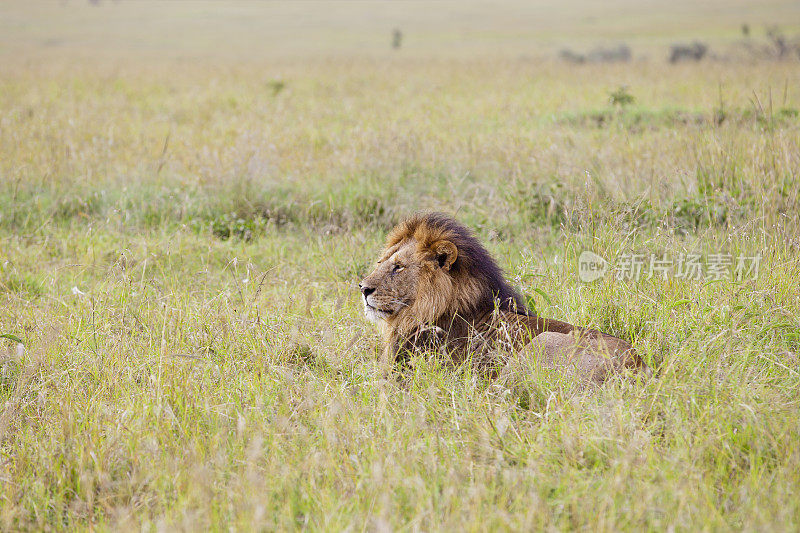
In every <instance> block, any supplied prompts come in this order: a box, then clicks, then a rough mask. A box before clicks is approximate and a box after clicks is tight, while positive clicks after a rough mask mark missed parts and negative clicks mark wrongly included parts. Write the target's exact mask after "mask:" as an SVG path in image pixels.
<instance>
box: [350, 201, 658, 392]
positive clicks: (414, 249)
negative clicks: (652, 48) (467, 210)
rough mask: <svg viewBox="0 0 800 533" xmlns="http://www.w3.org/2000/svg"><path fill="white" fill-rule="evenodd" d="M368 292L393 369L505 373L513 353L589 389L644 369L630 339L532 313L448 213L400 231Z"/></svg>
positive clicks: (364, 286) (369, 309) (366, 284)
mask: <svg viewBox="0 0 800 533" xmlns="http://www.w3.org/2000/svg"><path fill="white" fill-rule="evenodd" d="M359 286H360V288H361V293H362V295H363V298H364V312H365V314H366V316H367V318H368V319H370V320H372V321H374V322H376V323H377V324H378V326H379V327H380V329H381V330H382V333H383V340H384V343H385V349H384V354H383V358H384V361H385V362H386V363H388V364H391V363H392V362H394V361H396V360H397V359H398V357H400V358H406V357H409V356H412V355H414V354H415V353H416V352H425V351H435V352H440V353H444V354H446V356H447V357H448V358H449V359H450V360H452V361H453V362H454V363H460V362H463V361H465V360H467V359H469V358H471V360H472V362H473V364H475V365H476V366H477V368H478V369H479V370H483V371H487V372H488V373H489V374H495V373H496V371H497V369H498V367H499V365H501V364H502V363H503V362H504V361H505V356H506V355H507V354H508V353H509V352H511V351H519V350H520V349H521V348H522V347H528V346H529V347H532V348H533V349H534V352H535V354H536V356H537V357H538V358H539V359H540V360H539V361H538V362H539V363H541V364H543V365H546V366H551V367H564V368H566V369H569V370H570V371H574V372H575V373H576V374H578V376H579V377H580V378H581V379H586V380H587V381H594V382H598V383H599V382H602V381H604V380H605V378H606V377H607V376H608V375H609V374H611V373H614V372H618V371H620V370H622V369H624V368H630V369H636V368H644V363H643V362H642V360H641V358H640V357H639V356H638V354H637V353H636V352H635V351H634V349H633V347H632V346H631V345H630V344H629V343H628V342H626V341H624V340H622V339H619V338H617V337H613V336H611V335H608V334H605V333H601V332H599V331H597V330H594V329H588V328H581V327H578V326H573V325H572V324H568V323H566V322H561V321H559V320H552V319H546V318H540V317H537V316H536V315H534V314H532V313H530V312H528V311H527V309H526V308H525V304H524V303H523V300H522V297H521V296H520V295H519V293H518V292H517V291H515V290H514V289H513V288H512V287H511V286H510V285H509V284H508V282H506V280H505V279H504V278H503V273H502V271H501V270H500V268H499V267H498V266H497V264H496V263H495V262H494V260H493V259H492V257H491V256H490V255H489V252H487V251H486V249H485V248H484V247H483V246H482V245H481V244H480V243H479V242H478V240H477V239H475V237H473V235H472V233H471V232H470V231H469V230H468V229H467V228H466V227H464V226H463V225H461V224H459V223H458V222H456V221H455V220H454V219H453V218H451V217H449V216H447V215H444V214H442V213H426V214H417V215H414V216H412V217H410V218H409V219H407V220H405V221H404V222H402V223H400V224H399V225H397V226H396V227H395V228H394V229H393V230H392V231H391V233H389V236H388V238H387V239H386V248H385V250H384V251H383V253H382V254H381V256H380V259H379V260H378V263H377V265H376V267H375V270H373V272H372V273H371V274H370V275H369V276H367V277H366V278H364V280H363V281H362V282H361V284H360V285H359Z"/></svg>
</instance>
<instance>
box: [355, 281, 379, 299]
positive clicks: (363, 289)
mask: <svg viewBox="0 0 800 533" xmlns="http://www.w3.org/2000/svg"><path fill="white" fill-rule="evenodd" d="M359 287H361V292H362V293H363V294H364V298H366V297H367V296H369V295H370V294H372V293H373V292H375V287H365V286H364V285H361V284H359Z"/></svg>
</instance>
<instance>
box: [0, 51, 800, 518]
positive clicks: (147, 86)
mask: <svg viewBox="0 0 800 533" xmlns="http://www.w3.org/2000/svg"><path fill="white" fill-rule="evenodd" d="M7 74H8V75H6V76H4V77H3V78H2V79H1V80H0V175H2V180H3V185H2V187H0V229H1V230H2V233H1V234H0V334H1V333H8V334H10V335H13V336H14V337H16V338H18V339H19V340H21V341H22V344H23V345H24V348H20V347H19V346H18V343H17V342H16V340H13V339H11V338H3V339H0V343H2V350H3V351H2V357H1V358H0V400H1V401H2V414H0V456H1V457H2V460H0V480H1V481H2V482H1V483H0V524H2V526H0V527H2V528H3V529H7V530H12V529H28V530H40V529H45V528H52V529H58V530H61V529H75V528H78V529H88V528H99V529H129V528H134V527H135V528H143V529H148V530H151V529H162V528H165V529H190V530H196V529H200V528H210V529H213V530H220V529H228V528H233V529H251V528H259V529H294V528H309V529H316V530H339V529H365V528H367V529H374V530H382V529H386V528H391V529H407V530H453V529H470V530H488V529H545V528H548V529H549V528H554V529H591V530H607V531H617V530H620V529H627V530H639V529H655V530H660V529H669V528H677V529H680V530H696V529H704V530H727V529H746V530H775V531H777V530H795V529H797V528H798V527H799V526H800V505H798V503H797V501H798V500H797V497H796V495H797V491H798V488H799V487H800V475H798V471H800V438H799V437H800V418H798V399H797V390H798V385H800V377H799V376H798V371H800V365H798V350H800V319H799V318H798V317H800V303H799V301H798V298H797V295H798V294H800V281H798V280H800V266H799V265H798V261H797V257H798V249H799V248H800V231H798V217H797V213H798V192H797V191H798V171H800V146H799V145H800V130H798V123H797V120H796V117H795V116H793V114H792V112H791V110H792V109H796V108H797V107H798V106H800V102H798V98H800V95H798V94H797V93H796V91H795V90H794V89H790V90H788V91H787V96H786V98H785V100H784V99H783V97H782V89H777V88H782V87H783V86H784V81H785V80H787V79H788V80H792V79H794V78H796V66H795V65H794V64H780V63H777V64H776V63H764V64H753V65H746V66H741V65H740V66H737V65H734V64H727V63H706V64H702V65H696V66H692V65H686V66H676V67H673V68H667V69H665V68H663V65H655V64H654V63H652V62H634V63H632V64H630V65H624V66H591V65H587V66H583V67H580V68H574V67H571V66H567V65H560V64H555V63H549V62H547V61H536V62H533V61H529V60H524V59H519V60H516V59H502V60H486V59H473V60H466V59H464V60H459V61H444V60H425V59H419V58H417V59H413V60H411V59H404V58H397V59H392V60H389V61H388V62H387V63H382V64H379V63H376V62H375V61H374V60H370V59H361V60H355V59H347V60H345V59H337V60H333V61H331V62H327V63H322V62H314V61H307V62H304V63H302V64H295V65H288V64H286V63H280V62H276V63H270V62H269V61H265V62H264V63H261V64H259V65H258V66H257V68H256V66H254V65H252V64H250V65H245V64H238V65H234V66H227V67H224V68H223V67H218V66H214V64H212V65H199V64H196V63H191V62H190V63H189V64H183V65H175V66H174V67H173V68H171V69H169V70H164V69H163V68H161V67H159V66H158V65H147V64H145V63H142V62H136V61H130V62H124V63H122V66H118V67H115V68H110V67H108V66H99V65H97V66H92V65H87V64H85V63H81V62H75V63H74V64H73V67H72V68H64V67H63V66H55V65H52V64H48V63H46V62H45V63H44V64H39V65H35V66H32V65H28V66H26V65H24V64H23V63H20V64H16V63H15V64H14V66H13V68H10V69H9V70H8V71H7ZM276 82H279V83H281V84H283V85H282V86H281V87H282V88H281V90H278V91H276V90H275V86H276V85H275V83H276ZM623 85H627V86H628V90H629V91H630V92H631V94H633V95H634V96H635V104H632V105H631V106H627V107H626V108H625V109H622V110H619V109H614V108H613V106H611V105H610V104H608V95H609V93H611V92H613V91H616V90H617V89H618V88H619V87H620V86H623ZM790 86H791V85H790ZM770 90H772V91H773V93H774V94H773V96H774V99H773V106H772V108H770V107H769V105H766V104H764V103H765V102H768V101H769V93H770ZM720 91H721V92H722V94H723V96H724V101H725V109H726V112H727V117H728V119H726V120H723V121H719V120H715V119H714V117H715V113H716V112H717V111H718V109H719V102H720ZM754 94H755V95H756V96H757V98H754ZM778 94H781V97H780V98H779V97H778ZM757 99H758V100H760V101H761V104H759V103H758V102H756V100H757ZM779 100H780V101H779ZM780 109H785V110H789V111H783V112H779V110H780ZM598 116H602V117H603V118H602V120H597V119H596V117H598ZM686 117H689V118H690V119H687V118H686ZM697 117H699V118H697ZM430 208H436V209H444V210H447V211H450V212H453V213H456V214H457V216H458V217H459V218H460V219H462V220H463V221H465V222H466V223H468V224H469V225H471V226H472V227H473V228H475V230H476V232H477V234H478V235H479V236H480V238H481V239H482V240H483V241H484V242H486V244H487V246H488V247H489V248H490V249H491V251H492V253H493V254H495V255H496V256H497V257H498V260H499V261H500V263H501V264H502V265H503V267H504V268H505V270H506V272H507V274H508V276H509V278H510V279H512V280H513V282H514V283H515V284H517V285H519V286H520V287H521V288H522V289H523V290H524V291H525V292H526V293H527V294H529V295H530V296H531V298H532V303H533V304H534V305H535V306H536V309H537V311H538V312H540V313H541V314H543V315H545V316H553V317H558V318H565V319H568V320H570V321H571V322H575V323H580V324H584V325H593V326H597V327H602V328H603V329H605V330H607V331H609V332H611V333H614V334H616V335H620V336H622V337H625V338H628V339H630V340H632V341H633V342H634V344H635V346H636V348H637V350H639V351H640V352H641V353H642V354H643V356H644V357H645V358H646V359H647V361H648V362H649V363H650V364H651V365H652V366H653V367H654V369H655V374H656V377H655V378H654V379H652V380H647V381H640V382H627V381H622V380H620V381H612V382H611V383H608V384H606V385H605V386H603V387H601V388H597V389H591V390H581V389H580V388H578V387H576V386H575V385H574V384H573V383H570V382H569V381H568V380H566V379H565V378H564V377H563V376H559V375H557V374H548V373H544V372H543V371H541V370H536V369H528V370H527V371H525V372H518V373H517V374H512V375H511V376H510V377H508V378H507V379H504V380H500V381H494V382H488V381H485V380H483V379H482V378H479V377H477V376H474V375H472V374H471V373H470V370H469V369H468V368H460V369H456V370H453V369H450V368H442V367H440V366H438V364H437V363H436V362H435V361H425V360H421V361H417V362H416V364H415V365H413V366H412V367H411V368H409V369H407V370H406V371H405V373H404V374H403V375H400V376H393V377H392V378H391V379H389V380H385V379H383V376H382V374H381V372H380V371H379V369H378V366H377V363H376V355H377V351H378V349H379V346H378V345H379V340H378V338H377V335H376V333H375V332H374V331H373V329H372V327H371V326H370V325H369V324H368V323H366V322H365V321H364V320H363V318H362V317H361V311H360V305H359V300H358V294H357V291H356V290H355V285H356V283H357V281H358V280H359V279H360V277H361V276H362V275H363V274H364V273H366V272H367V271H368V270H369V268H370V264H371V261H372V260H373V259H374V257H375V255H376V253H377V252H378V250H379V248H380V246H381V242H382V239H383V235H384V233H385V231H386V230H387V229H388V228H389V227H390V226H391V225H392V224H393V223H395V222H396V221H398V220H400V219H401V218H402V217H403V216H405V215H407V214H408V213H410V212H412V211H415V210H418V209H430ZM587 249H588V250H593V251H595V252H596V253H598V254H600V255H602V256H604V257H606V258H608V259H609V260H614V259H618V258H619V257H621V256H623V255H625V254H630V253H645V254H650V253H656V254H662V253H666V254H670V255H672V256H673V257H677V256H678V255H679V254H680V253H688V252H697V253H701V254H703V255H704V256H705V257H708V256H709V255H710V254H714V253H730V254H733V255H739V254H745V255H749V256H753V255H756V254H760V255H761V256H762V262H761V265H760V270H759V275H758V277H757V279H755V280H745V281H736V280H731V279H727V278H726V279H723V280H721V281H712V280H688V279H676V278H670V279H667V280H662V279H660V278H658V277H654V278H652V279H644V278H643V279H639V280H617V279H615V278H613V277H606V278H604V279H603V280H601V281H597V282H595V283H592V284H584V283H581V282H580V281H579V279H578V273H577V260H578V256H579V255H580V253H581V251H583V250H587Z"/></svg>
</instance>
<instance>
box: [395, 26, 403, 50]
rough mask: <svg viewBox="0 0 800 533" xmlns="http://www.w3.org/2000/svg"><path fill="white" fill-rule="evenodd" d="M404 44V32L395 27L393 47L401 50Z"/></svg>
mask: <svg viewBox="0 0 800 533" xmlns="http://www.w3.org/2000/svg"><path fill="white" fill-rule="evenodd" d="M402 44H403V32H401V31H400V30H399V29H398V28H395V29H394V30H393V31H392V48H394V49H395V50H399V49H400V46H401V45H402Z"/></svg>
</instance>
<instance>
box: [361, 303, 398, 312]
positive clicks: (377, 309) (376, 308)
mask: <svg viewBox="0 0 800 533" xmlns="http://www.w3.org/2000/svg"><path fill="white" fill-rule="evenodd" d="M364 307H366V308H367V309H369V310H370V311H372V312H373V313H381V314H384V315H391V314H392V313H393V311H391V310H388V309H381V308H379V307H375V306H374V305H370V304H369V302H366V301H365V302H364Z"/></svg>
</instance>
